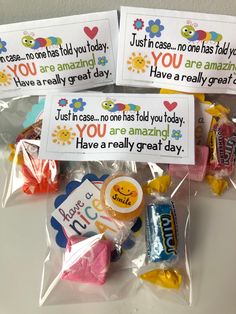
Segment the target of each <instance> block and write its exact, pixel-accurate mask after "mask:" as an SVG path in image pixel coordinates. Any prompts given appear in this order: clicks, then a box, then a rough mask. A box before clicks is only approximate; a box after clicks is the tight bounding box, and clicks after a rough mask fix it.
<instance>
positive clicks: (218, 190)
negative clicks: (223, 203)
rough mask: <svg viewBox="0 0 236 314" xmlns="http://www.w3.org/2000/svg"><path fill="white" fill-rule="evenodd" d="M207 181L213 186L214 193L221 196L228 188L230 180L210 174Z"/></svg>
mask: <svg viewBox="0 0 236 314" xmlns="http://www.w3.org/2000/svg"><path fill="white" fill-rule="evenodd" d="M207 181H208V183H209V185H210V186H211V190H212V192H213V193H214V194H216V195H218V196H220V195H221V194H222V193H223V192H225V190H226V189H227V188H228V186H229V184H228V181H227V180H226V179H224V178H217V177H216V176H212V175H208V176H207Z"/></svg>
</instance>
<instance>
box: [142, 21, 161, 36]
mask: <svg viewBox="0 0 236 314" xmlns="http://www.w3.org/2000/svg"><path fill="white" fill-rule="evenodd" d="M148 25H149V26H148V27H146V32H147V33H149V37H150V38H153V37H161V32H162V31H163V29H164V26H163V25H161V21H160V20H159V19H156V20H155V21H153V20H150V21H149V22H148Z"/></svg>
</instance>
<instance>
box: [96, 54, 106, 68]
mask: <svg viewBox="0 0 236 314" xmlns="http://www.w3.org/2000/svg"><path fill="white" fill-rule="evenodd" d="M107 63H108V60H107V58H106V57H105V56H103V57H99V58H98V64H99V65H102V66H104V65H106V64H107Z"/></svg>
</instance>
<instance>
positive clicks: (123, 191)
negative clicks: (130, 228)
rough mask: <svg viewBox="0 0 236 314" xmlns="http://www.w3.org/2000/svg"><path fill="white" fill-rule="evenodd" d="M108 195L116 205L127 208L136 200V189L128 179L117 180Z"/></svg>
mask: <svg viewBox="0 0 236 314" xmlns="http://www.w3.org/2000/svg"><path fill="white" fill-rule="evenodd" d="M110 197H111V199H112V200H113V202H114V204H115V205H116V206H119V207H122V208H129V207H131V206H133V205H134V204H135V203H136V202H137V199H138V190H137V187H136V186H135V185H134V184H133V183H131V182H129V181H119V182H117V183H116V184H115V185H114V186H113V187H112V189H111V192H110Z"/></svg>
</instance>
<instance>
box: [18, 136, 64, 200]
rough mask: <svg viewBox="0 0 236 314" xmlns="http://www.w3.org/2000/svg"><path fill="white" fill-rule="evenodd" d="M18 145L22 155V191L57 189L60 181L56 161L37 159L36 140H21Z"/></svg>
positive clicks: (46, 191) (43, 191)
mask: <svg viewBox="0 0 236 314" xmlns="http://www.w3.org/2000/svg"><path fill="white" fill-rule="evenodd" d="M18 145H19V144H18ZM20 145H21V151H22V155H23V164H22V168H21V169H22V175H23V178H24V183H23V186H22V189H23V192H24V193H26V194H40V193H49V192H56V191H58V189H59V183H60V181H59V163H58V161H55V160H41V159H38V150H39V146H38V145H39V143H38V141H35V140H21V142H20Z"/></svg>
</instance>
